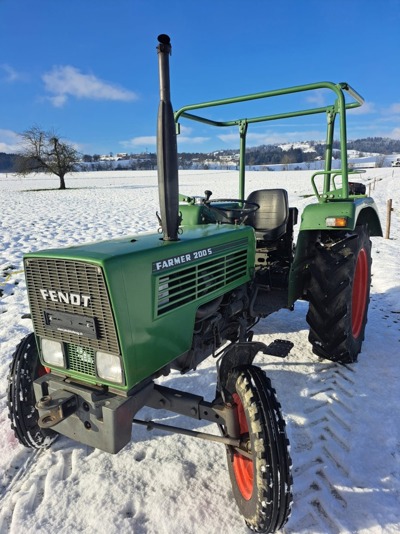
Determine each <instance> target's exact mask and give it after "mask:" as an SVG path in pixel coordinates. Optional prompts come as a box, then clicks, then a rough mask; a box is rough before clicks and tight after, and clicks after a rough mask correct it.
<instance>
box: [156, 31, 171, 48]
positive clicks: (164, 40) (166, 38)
mask: <svg viewBox="0 0 400 534" xmlns="http://www.w3.org/2000/svg"><path fill="white" fill-rule="evenodd" d="M157 39H158V42H159V43H160V44H164V45H169V44H171V38H170V36H169V35H166V34H165V33H162V34H160V35H159V36H158V37H157Z"/></svg>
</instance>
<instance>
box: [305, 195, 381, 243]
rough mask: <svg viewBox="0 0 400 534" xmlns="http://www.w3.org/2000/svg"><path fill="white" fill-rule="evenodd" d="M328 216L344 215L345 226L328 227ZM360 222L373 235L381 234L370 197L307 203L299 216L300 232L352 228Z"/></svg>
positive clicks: (373, 203)
mask: <svg viewBox="0 0 400 534" xmlns="http://www.w3.org/2000/svg"><path fill="white" fill-rule="evenodd" d="M328 217H346V218H347V226H345V227H341V228H332V227H328V226H327V225H326V219H327V218H328ZM360 224H368V227H369V231H370V234H371V235H373V236H382V235H383V234H382V227H381V223H380V220H379V215H378V209H377V207H376V205H375V202H374V200H373V199H372V198H371V197H363V198H356V199H353V200H347V201H334V202H323V203H322V202H321V203H317V204H309V205H308V206H306V207H305V209H304V211H303V213H302V216H301V225H300V232H302V231H308V230H320V231H322V230H325V231H326V230H329V231H337V230H354V228H355V227H356V226H357V225H360Z"/></svg>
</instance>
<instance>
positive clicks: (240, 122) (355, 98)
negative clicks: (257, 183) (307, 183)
mask: <svg viewBox="0 0 400 534" xmlns="http://www.w3.org/2000/svg"><path fill="white" fill-rule="evenodd" d="M318 89H329V90H331V91H333V93H334V94H335V96H336V99H335V100H334V102H333V103H331V104H330V105H328V106H325V107H316V108H311V109H305V110H297V111H290V112H285V113H277V114H273V115H262V116H259V117H250V118H247V117H246V118H244V117H242V118H238V119H234V120H229V121H215V120H213V119H209V118H206V117H202V116H199V115H195V114H193V113H190V112H192V111H196V110H200V109H204V108H212V107H216V106H225V105H227V104H238V103H241V102H248V101H252V100H261V99H264V98H271V97H278V96H282V95H290V94H295V93H301V92H305V91H315V90H318ZM344 92H346V93H347V94H348V95H349V96H350V97H351V98H352V101H351V102H347V103H346V101H345V97H344ZM363 103H364V99H363V98H362V96H361V95H360V94H359V93H358V92H357V91H355V90H354V89H353V88H352V87H351V86H350V85H349V84H348V83H337V84H335V83H332V82H318V83H312V84H307V85H297V86H294V87H287V88H284V89H275V90H273V91H265V92H262V93H253V94H249V95H243V96H236V97H231V98H225V99H222V100H212V101H210V102H203V103H199V104H191V105H188V106H183V107H182V108H180V109H179V110H178V111H176V112H175V113H174V117H175V123H176V133H177V134H179V133H180V123H179V121H180V119H181V118H185V119H189V120H193V121H197V122H201V123H204V124H208V125H211V126H217V127H229V126H238V127H239V136H240V159H239V197H240V198H244V194H245V153H246V135H247V130H248V125H249V124H254V123H259V122H267V121H273V120H278V119H288V118H292V117H302V116H306V115H316V114H320V113H325V114H326V116H327V131H326V153H325V171H324V187H323V195H320V196H319V197H318V198H319V199H320V200H322V199H324V198H325V197H324V195H327V193H328V192H329V190H330V186H331V175H332V174H333V172H335V174H338V172H337V170H336V171H332V145H333V134H334V126H335V119H336V115H337V114H339V117H340V150H341V160H342V171H341V174H342V197H343V198H347V197H348V194H349V190H348V174H349V171H348V162H347V135H346V109H353V108H358V107H360V106H362V104H363Z"/></svg>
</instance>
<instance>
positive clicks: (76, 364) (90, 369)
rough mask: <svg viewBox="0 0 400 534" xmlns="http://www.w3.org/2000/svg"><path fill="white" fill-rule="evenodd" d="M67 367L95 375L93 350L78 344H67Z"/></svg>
mask: <svg viewBox="0 0 400 534" xmlns="http://www.w3.org/2000/svg"><path fill="white" fill-rule="evenodd" d="M67 367H68V369H70V370H72V371H77V372H78V373H83V374H85V375H90V376H96V369H95V363H94V350H93V349H88V348H84V347H81V346H80V345H71V344H69V345H67Z"/></svg>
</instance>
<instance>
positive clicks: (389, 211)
mask: <svg viewBox="0 0 400 534" xmlns="http://www.w3.org/2000/svg"><path fill="white" fill-rule="evenodd" d="M392 211H393V208H392V199H391V198H390V199H389V200H388V201H387V202H386V233H385V239H389V238H390V222H391V219H392Z"/></svg>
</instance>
